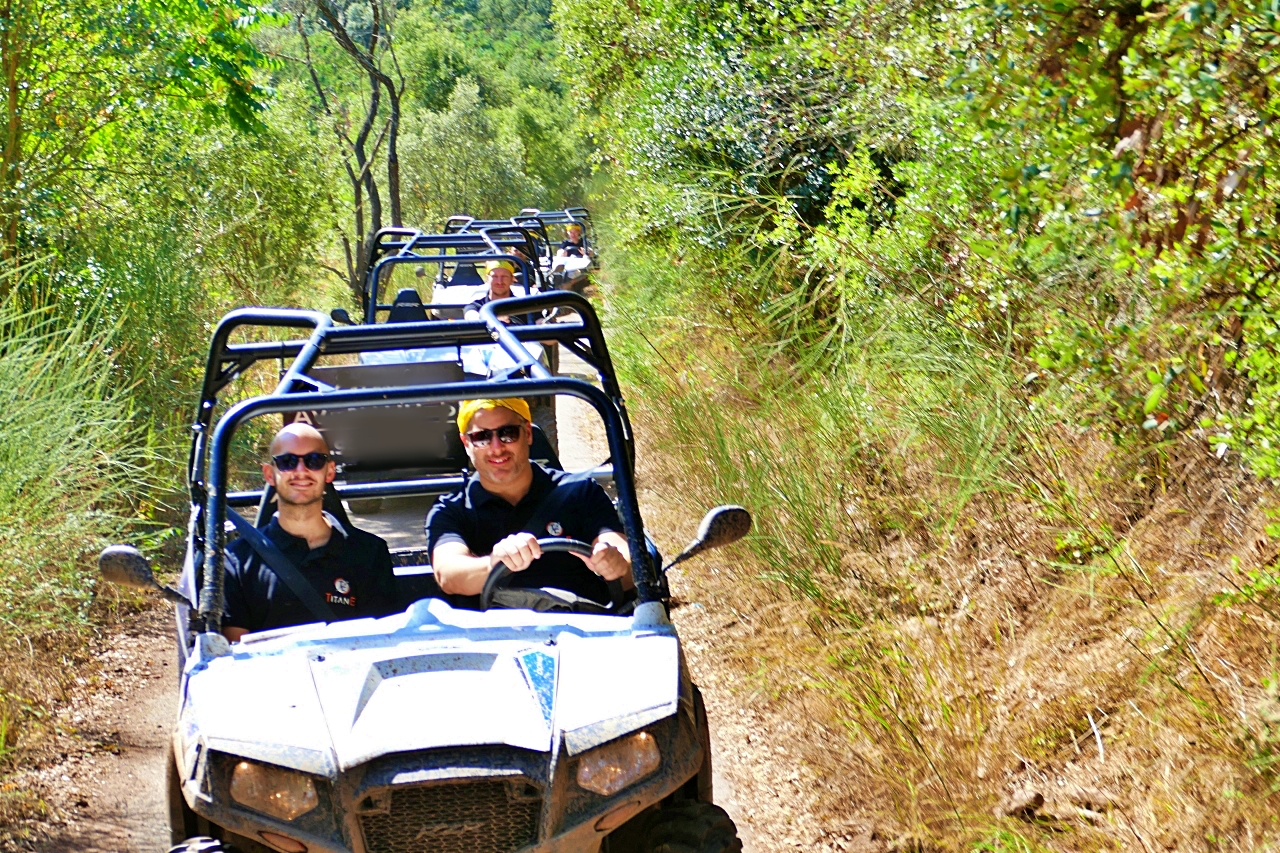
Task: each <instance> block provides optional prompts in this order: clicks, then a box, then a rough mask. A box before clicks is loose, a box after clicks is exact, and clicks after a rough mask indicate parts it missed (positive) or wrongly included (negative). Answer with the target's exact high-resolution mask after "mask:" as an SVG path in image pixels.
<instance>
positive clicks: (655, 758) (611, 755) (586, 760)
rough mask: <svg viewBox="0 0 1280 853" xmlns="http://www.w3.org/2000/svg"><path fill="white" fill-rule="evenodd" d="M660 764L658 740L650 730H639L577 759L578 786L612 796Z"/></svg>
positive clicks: (651, 771) (660, 756)
mask: <svg viewBox="0 0 1280 853" xmlns="http://www.w3.org/2000/svg"><path fill="white" fill-rule="evenodd" d="M661 764H662V755H661V753H659V752H658V741H657V740H656V739H655V738H654V736H653V735H651V734H649V733H648V732H636V733H635V734H633V735H630V736H628V737H624V738H621V739H619V740H615V741H614V742H613V743H609V744H605V745H604V746H602V747H600V748H599V749H593V750H592V751H591V752H588V753H587V754H586V755H584V756H582V759H581V760H580V761H579V762H578V787H580V788H585V789H587V790H588V791H592V792H594V793H596V794H600V795H601V796H605V797H611V796H613V795H614V794H616V793H618V792H619V791H621V790H622V789H623V788H625V787H627V786H628V785H630V784H631V783H633V782H638V781H639V780H641V779H643V778H644V777H646V776H648V775H649V774H651V773H653V771H655V770H657V769H658V767H659V766H660V765H661Z"/></svg>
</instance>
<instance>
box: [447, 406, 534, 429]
mask: <svg viewBox="0 0 1280 853" xmlns="http://www.w3.org/2000/svg"><path fill="white" fill-rule="evenodd" d="M485 409H510V410H511V411H513V412H515V413H516V414H517V415H519V416H520V417H522V418H524V419H525V420H526V421H529V422H532V421H533V413H532V412H530V411H529V404H528V403H526V402H525V401H524V400H522V399H520V398H519V397H506V398H503V399H487V400H463V401H462V403H461V405H459V406H458V434H459V435H466V434H467V427H469V426H471V419H472V418H474V417H475V416H476V412H483V411H484V410H485Z"/></svg>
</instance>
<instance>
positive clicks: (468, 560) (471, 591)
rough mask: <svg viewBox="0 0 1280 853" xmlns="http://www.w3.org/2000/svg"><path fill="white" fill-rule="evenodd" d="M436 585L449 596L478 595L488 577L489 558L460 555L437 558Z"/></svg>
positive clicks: (435, 566) (435, 567)
mask: <svg viewBox="0 0 1280 853" xmlns="http://www.w3.org/2000/svg"><path fill="white" fill-rule="evenodd" d="M432 568H433V569H434V570H435V573H436V583H438V584H440V589H442V590H444V591H445V592H447V593H449V594H450V595H479V594H480V592H481V590H483V589H484V582H485V581H486V580H487V579H488V577H489V558H488V557H473V556H470V555H462V554H448V555H440V556H437V557H436V559H435V561H434V563H433V565H432Z"/></svg>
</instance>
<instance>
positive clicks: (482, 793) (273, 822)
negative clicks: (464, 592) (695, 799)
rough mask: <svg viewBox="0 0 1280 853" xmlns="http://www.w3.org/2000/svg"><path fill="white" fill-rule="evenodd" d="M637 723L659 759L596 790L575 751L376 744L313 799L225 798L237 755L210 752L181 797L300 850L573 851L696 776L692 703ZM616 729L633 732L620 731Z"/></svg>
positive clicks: (215, 817)
mask: <svg viewBox="0 0 1280 853" xmlns="http://www.w3.org/2000/svg"><path fill="white" fill-rule="evenodd" d="M679 708H680V711H679V712H678V713H677V714H675V715H673V716H671V717H667V718H665V719H663V720H659V721H657V722H655V723H653V724H651V725H648V726H645V727H643V729H644V730H645V731H648V732H650V733H651V734H653V736H654V737H655V738H656V739H657V741H658V745H659V749H660V751H661V753H662V757H663V761H662V766H661V767H660V768H659V770H658V771H657V772H656V773H654V774H653V775H651V776H649V777H648V778H646V779H643V780H641V781H639V782H637V783H636V784H634V785H632V786H630V787H628V788H625V789H623V790H622V791H620V792H619V793H617V794H615V795H614V796H612V797H603V796H599V795H596V794H593V793H590V792H588V791H584V790H582V789H580V788H578V786H577V784H576V782H575V781H574V780H575V778H576V773H577V763H578V757H576V756H570V755H569V754H568V752H567V750H566V749H565V748H564V746H563V745H561V746H560V747H559V748H558V749H557V751H556V752H555V754H554V755H547V754H545V753H537V752H530V751H526V750H518V749H513V748H510V747H478V748H466V749H448V750H432V751H427V752H421V753H401V754H396V755H389V756H384V757H382V758H379V759H376V760H374V761H371V762H369V763H368V764H366V765H364V766H362V767H358V768H355V769H354V770H352V771H351V772H349V773H346V774H342V775H341V776H339V777H338V778H337V779H336V780H330V779H320V778H315V779H314V781H315V783H316V788H317V791H318V793H319V800H320V802H319V805H318V806H317V807H316V808H315V809H313V810H312V811H311V812H309V813H308V814H306V815H302V816H300V817H298V818H297V819H295V820H293V821H288V822H286V821H281V820H277V819H275V818H272V817H270V816H267V815H264V814H261V813H258V812H255V811H252V810H250V809H247V808H244V807H242V806H240V805H238V804H236V803H234V802H233V801H232V800H231V798H230V794H229V788H230V779H231V772H232V769H233V768H234V766H235V764H236V762H237V761H239V760H240V759H239V758H238V757H237V756H234V755H230V754H227V753H217V752H213V753H210V754H209V755H208V756H203V757H202V759H203V760H201V761H199V762H197V766H196V767H193V768H192V772H191V777H190V778H189V779H188V781H187V782H186V784H184V786H183V796H184V798H185V799H186V800H187V804H188V805H189V806H190V807H191V808H192V809H193V810H194V811H196V812H197V813H199V814H200V815H202V816H203V817H205V818H207V819H208V820H210V821H211V822H212V823H215V824H217V825H219V826H221V827H224V828H225V829H227V830H230V831H231V832H234V833H236V834H238V835H242V836H244V837H246V838H250V839H254V840H255V841H259V842H263V841H264V839H263V837H262V836H261V835H260V833H261V832H263V831H266V832H270V833H278V834H280V835H284V836H286V837H288V838H291V839H295V840H296V841H299V842H301V843H303V844H304V845H306V847H307V850H308V853H426V851H428V850H429V851H431V853H453V851H457V853H516V851H520V853H553V851H554V853H562V852H563V853H569V851H575V853H583V852H584V851H595V850H598V849H599V847H600V843H601V841H602V840H603V839H604V838H605V837H606V836H608V834H609V833H610V832H611V831H613V830H614V829H616V828H617V827H618V826H619V825H621V824H623V823H625V821H626V820H627V819H629V818H630V817H631V816H633V815H634V814H637V813H639V812H641V811H643V810H644V809H646V808H648V807H649V806H651V805H653V804H654V803H657V802H659V801H661V800H662V799H663V798H665V797H667V796H668V795H670V794H672V793H674V792H675V791H677V790H678V789H679V788H680V787H681V786H683V785H684V784H685V783H686V782H688V781H689V780H690V779H692V778H693V777H695V776H696V775H697V773H698V770H699V768H700V767H701V766H702V761H703V755H702V750H703V747H702V745H701V743H700V741H699V737H698V732H697V727H696V724H695V723H694V717H693V713H692V708H691V707H690V706H688V705H687V703H685V702H681V703H680V706H679ZM624 734H631V733H630V732H629V733H624Z"/></svg>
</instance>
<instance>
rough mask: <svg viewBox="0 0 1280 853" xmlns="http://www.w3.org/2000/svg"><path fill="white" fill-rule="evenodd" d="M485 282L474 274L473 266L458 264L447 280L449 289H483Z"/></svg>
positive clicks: (478, 275)
mask: <svg viewBox="0 0 1280 853" xmlns="http://www.w3.org/2000/svg"><path fill="white" fill-rule="evenodd" d="M484 285H485V280H484V278H483V277H482V276H481V275H480V273H478V272H476V267H475V264H458V268H457V269H456V270H454V271H453V276H452V277H451V278H450V279H449V286H450V287H484Z"/></svg>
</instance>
